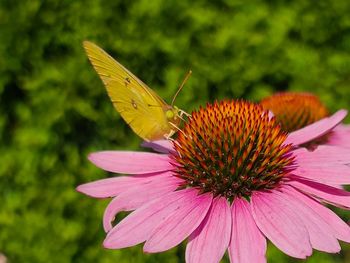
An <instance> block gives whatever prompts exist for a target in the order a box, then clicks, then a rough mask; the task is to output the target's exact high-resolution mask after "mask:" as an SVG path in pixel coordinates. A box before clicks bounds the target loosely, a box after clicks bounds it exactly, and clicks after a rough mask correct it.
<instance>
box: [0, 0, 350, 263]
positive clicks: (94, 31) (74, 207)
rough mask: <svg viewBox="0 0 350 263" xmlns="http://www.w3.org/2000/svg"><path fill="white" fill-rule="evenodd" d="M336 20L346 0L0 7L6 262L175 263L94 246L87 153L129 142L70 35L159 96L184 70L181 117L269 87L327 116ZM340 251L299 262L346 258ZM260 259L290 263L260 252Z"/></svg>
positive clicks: (172, 256) (337, 70)
mask: <svg viewBox="0 0 350 263" xmlns="http://www.w3.org/2000/svg"><path fill="white" fill-rule="evenodd" d="M349 14H350V2H349V1H348V0H341V1H340V0H337V1H332V0H329V1H327V0H321V1H304V0H297V1H278V0H274V1H267V0H266V1H257V0H256V1H255V0H253V1H229V0H226V1H225V0H221V1H210V0H207V1H204V0H203V1H189V0H186V1H185V0H181V1H180V0H178V1H166V0H164V1H161V0H152V1H150V0H135V1H102V0H98V1H96V0H87V1H70V0H49V1H37V0H30V1H10V0H8V1H7V0H2V1H0V251H2V252H3V253H4V254H5V255H7V257H8V258H9V260H10V262H15V263H17V262H29V263H31V262H34V263H40V262H46V263H47V262H102V263H107V262H118V263H119V262H121V263H123V262H183V261H184V247H183V246H180V247H178V248H175V249H172V250H171V251H169V252H166V253H161V254H154V255H146V254H143V253H142V249H141V246H138V247H133V248H129V249H123V250H117V251H113V250H106V249H103V248H102V245H101V244H102V241H103V239H104V232H103V229H102V225H101V219H102V214H103V210H104V208H105V206H106V204H107V202H108V201H107V200H95V199H91V198H88V197H86V196H84V195H82V194H79V193H77V192H76V191H75V187H76V186H77V185H79V184H81V183H84V182H89V181H93V180H96V179H99V178H105V177H106V176H107V174H106V173H105V172H103V171H100V170H99V169H97V168H95V167H94V166H93V165H92V164H90V163H89V162H88V160H87V159H86V156H87V154H88V153H89V152H93V151H98V150H106V149H139V144H140V142H141V140H140V139H139V138H137V136H136V135H135V134H133V133H132V132H131V130H130V129H129V128H128V127H127V126H126V125H125V123H124V122H123V120H122V119H121V118H120V116H119V115H118V113H116V112H115V111H114V109H113V107H112V105H111V103H110V101H109V99H108V97H107V95H106V92H105V89H104V87H103V85H102V83H101V81H100V80H99V78H98V77H97V74H96V73H95V72H94V70H93V69H92V67H91V65H90V64H89V63H88V61H87V58H86V56H85V54H84V51H83V48H82V45H81V44H82V41H83V40H91V41H93V42H96V43H97V44H99V45H100V46H102V47H103V48H104V49H105V50H107V51H108V52H109V53H110V54H111V55H113V56H114V57H116V58H118V60H119V61H120V62H121V63H122V64H124V65H125V66H127V67H128V68H129V69H131V70H132V72H134V73H135V74H136V75H137V76H139V77H140V78H141V79H142V80H143V81H144V82H146V83H147V84H148V85H149V86H150V87H152V88H153V89H154V90H156V92H157V93H159V94H160V95H161V96H162V97H163V98H165V100H166V101H168V102H170V101H171V98H172V96H173V95H174V93H175V91H176V89H177V88H178V86H179V83H180V82H181V80H182V79H183V77H184V75H185V73H186V72H187V71H188V70H189V69H192V70H193V75H192V77H191V78H190V80H189V81H188V83H187V84H186V86H185V88H184V90H183V92H182V93H181V94H180V95H179V97H178V100H177V103H176V104H177V105H178V106H179V107H180V108H182V109H184V110H186V111H188V112H190V111H191V110H192V109H195V108H198V106H199V105H204V104H205V103H206V102H207V101H214V100H215V99H218V100H220V99H223V98H246V99H251V100H259V99H261V98H262V97H263V96H266V95H269V94H271V93H273V92H274V91H277V90H278V91H282V90H299V91H312V92H315V93H316V94H317V95H319V96H320V98H321V100H322V101H323V102H324V103H325V104H326V105H327V106H328V107H329V108H330V110H331V111H335V110H337V109H339V108H349V106H350V87H349V80H350V16H349ZM341 215H342V216H343V217H344V219H349V213H348V212H341ZM342 247H343V250H342V252H341V254H339V255H327V254H325V253H316V254H314V255H313V256H312V257H311V258H310V259H308V260H307V262H321V263H322V262H350V246H349V245H346V244H344V243H342ZM251 249H254V246H252V248H251ZM268 260H269V262H270V263H272V262H300V261H299V260H295V259H292V258H290V257H288V256H285V255H284V254H282V253H281V252H279V251H278V250H277V249H276V248H274V247H273V246H271V245H270V246H269V249H268ZM224 261H225V262H227V258H225V259H224Z"/></svg>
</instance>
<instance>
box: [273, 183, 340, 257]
mask: <svg viewBox="0 0 350 263" xmlns="http://www.w3.org/2000/svg"><path fill="white" fill-rule="evenodd" d="M284 188H288V186H284ZM280 190H281V191H282V193H281V192H279V191H273V195H275V197H276V198H280V201H281V203H284V204H285V205H286V206H289V207H290V209H292V210H293V211H294V213H295V215H296V216H298V217H299V218H300V219H301V221H302V222H303V223H304V225H305V226H306V228H307V230H308V232H309V236H310V243H311V245H312V247H313V248H315V249H317V250H320V251H325V252H328V253H337V252H339V251H340V246H339V243H338V241H337V239H336V238H335V237H334V236H333V234H332V233H333V230H332V229H331V227H330V226H329V225H328V224H327V223H326V222H325V221H324V220H323V219H322V217H321V216H319V215H318V213H316V212H315V211H314V210H313V209H310V207H309V206H307V205H306V204H304V203H303V202H302V200H299V198H295V196H291V195H289V194H288V192H283V187H281V189H280Z"/></svg>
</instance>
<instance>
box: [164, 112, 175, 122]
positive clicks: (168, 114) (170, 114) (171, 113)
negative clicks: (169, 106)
mask: <svg viewBox="0 0 350 263" xmlns="http://www.w3.org/2000/svg"><path fill="white" fill-rule="evenodd" d="M165 116H166V118H167V119H168V120H170V119H173V118H174V116H175V114H174V112H173V111H172V110H167V111H166V113H165Z"/></svg>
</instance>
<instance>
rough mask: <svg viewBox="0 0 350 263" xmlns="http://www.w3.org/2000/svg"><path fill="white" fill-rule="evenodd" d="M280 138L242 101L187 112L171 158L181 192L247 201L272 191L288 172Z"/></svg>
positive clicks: (289, 159) (288, 157) (263, 114)
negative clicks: (193, 190)
mask: <svg viewBox="0 0 350 263" xmlns="http://www.w3.org/2000/svg"><path fill="white" fill-rule="evenodd" d="M286 136H287V135H286V133H285V132H283V131H281V129H280V126H279V125H277V124H276V121H275V119H274V118H272V119H271V118H269V116H268V112H267V111H264V110H263V108H262V107H261V106H260V105H256V104H253V103H248V102H245V101H224V102H221V103H217V102H216V103H214V104H208V105H207V106H206V108H200V110H199V111H195V112H193V113H192V117H191V118H189V120H188V121H187V122H186V123H185V125H184V128H183V129H182V130H181V132H179V136H178V138H177V139H176V141H175V143H174V145H175V149H176V152H174V153H173V155H172V158H173V160H174V162H173V165H174V166H175V169H174V170H175V175H176V176H177V177H179V178H181V179H183V180H184V184H183V185H182V187H196V188H199V189H200V191H201V192H202V193H204V192H211V193H213V194H214V195H221V196H225V197H226V198H228V199H230V200H232V198H234V197H235V196H243V197H246V198H249V196H250V195H251V193H252V191H255V190H264V189H272V188H274V187H276V186H277V185H278V183H279V182H280V180H281V179H282V178H283V177H284V175H286V174H287V173H289V172H290V171H291V170H292V169H293V165H294V161H293V160H294V157H293V156H292V154H291V152H290V149H291V145H285V144H284V141H285V139H286Z"/></svg>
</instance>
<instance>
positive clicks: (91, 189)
mask: <svg viewBox="0 0 350 263" xmlns="http://www.w3.org/2000/svg"><path fill="white" fill-rule="evenodd" d="M169 176H171V173H169V172H166V173H163V174H146V175H142V176H119V177H112V178H107V179H102V180H98V181H95V182H91V183H86V184H82V185H79V186H78V187H77V191H78V192H81V193H83V194H86V195H88V196H91V197H95V198H107V197H113V196H116V195H118V194H120V193H122V192H124V191H127V190H128V188H129V187H135V186H138V185H143V184H145V183H148V182H150V181H152V180H154V179H155V178H156V177H162V178H168V177H169Z"/></svg>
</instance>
